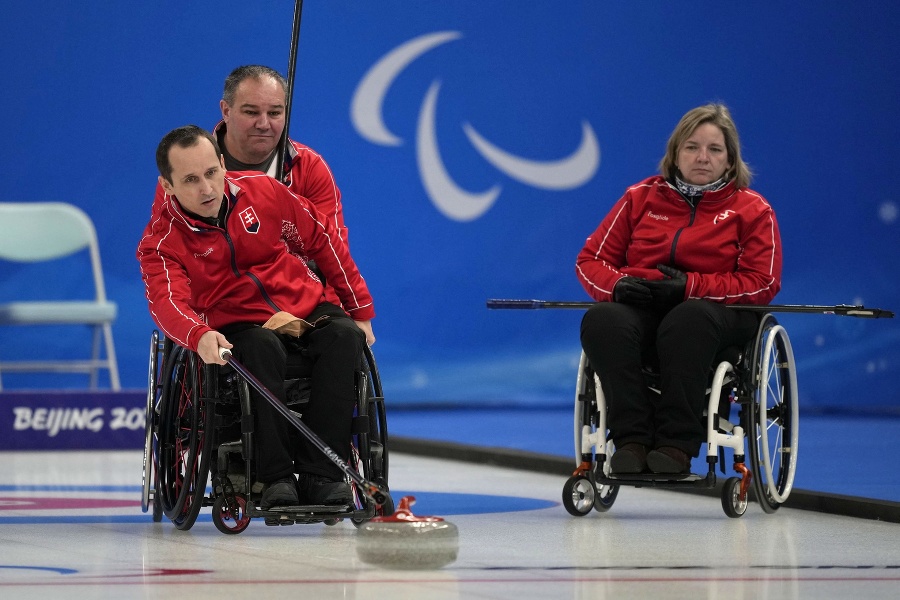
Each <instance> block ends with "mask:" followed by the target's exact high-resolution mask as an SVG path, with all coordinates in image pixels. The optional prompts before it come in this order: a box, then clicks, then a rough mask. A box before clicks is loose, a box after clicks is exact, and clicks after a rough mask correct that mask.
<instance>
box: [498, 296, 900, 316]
mask: <svg viewBox="0 0 900 600" xmlns="http://www.w3.org/2000/svg"><path fill="white" fill-rule="evenodd" d="M594 304H596V302H565V301H563V302H555V301H550V300H499V299H492V300H488V301H487V307H488V308H516V309H537V308H580V309H586V308H590V307H592V306H593V305H594ZM725 306H727V307H729V308H740V309H744V310H752V311H755V312H764V313H775V312H784V313H820V314H825V315H841V316H844V317H862V318H866V319H893V318H894V313H893V311H890V310H882V309H880V308H866V307H865V306H852V305H849V304H838V305H835V306H818V305H806V304H765V305H757V304H726V305H725Z"/></svg>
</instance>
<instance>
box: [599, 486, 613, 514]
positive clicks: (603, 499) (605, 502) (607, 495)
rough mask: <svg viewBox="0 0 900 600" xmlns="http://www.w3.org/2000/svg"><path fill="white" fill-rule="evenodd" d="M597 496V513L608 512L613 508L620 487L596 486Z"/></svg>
mask: <svg viewBox="0 0 900 600" xmlns="http://www.w3.org/2000/svg"><path fill="white" fill-rule="evenodd" d="M594 489H595V490H596V495H595V497H594V510H596V511H597V512H606V511H608V510H609V509H610V508H612V505H613V503H614V502H615V501H616V496H618V495H619V486H617V485H601V486H596V485H595V486H594Z"/></svg>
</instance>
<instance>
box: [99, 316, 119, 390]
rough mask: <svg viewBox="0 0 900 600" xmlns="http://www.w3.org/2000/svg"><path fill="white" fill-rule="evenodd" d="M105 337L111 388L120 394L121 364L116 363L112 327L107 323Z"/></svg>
mask: <svg viewBox="0 0 900 600" xmlns="http://www.w3.org/2000/svg"><path fill="white" fill-rule="evenodd" d="M103 336H104V338H105V339H106V364H107V368H108V369H109V387H110V388H112V391H114V392H118V391H119V389H120V386H119V363H118V361H116V349H115V347H114V346H113V336H112V325H110V324H109V323H105V324H104V325H103Z"/></svg>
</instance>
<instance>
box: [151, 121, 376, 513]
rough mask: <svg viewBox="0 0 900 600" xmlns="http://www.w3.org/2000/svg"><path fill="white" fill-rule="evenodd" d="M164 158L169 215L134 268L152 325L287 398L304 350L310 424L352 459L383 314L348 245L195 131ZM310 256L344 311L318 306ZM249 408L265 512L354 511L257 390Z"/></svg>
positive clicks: (339, 482)
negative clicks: (362, 375) (292, 362)
mask: <svg viewBox="0 0 900 600" xmlns="http://www.w3.org/2000/svg"><path fill="white" fill-rule="evenodd" d="M156 157H157V166H158V168H159V173H160V176H159V183H160V185H161V186H162V187H163V189H164V190H165V192H166V197H165V206H164V208H163V210H161V211H159V212H156V213H154V218H153V220H152V221H151V222H150V224H149V225H148V228H147V231H146V235H145V237H144V238H143V239H142V240H141V242H140V244H139V247H138V252H137V257H138V260H139V261H140V264H141V274H142V276H143V279H144V283H145V286H146V292H147V298H148V301H149V305H150V312H151V314H152V316H153V318H154V320H155V321H156V323H157V325H158V326H159V327H160V329H162V330H163V332H164V333H165V335H166V337H167V338H169V339H170V340H172V341H173V342H175V343H176V344H178V345H180V346H183V347H184V348H187V349H189V350H192V351H194V352H196V353H197V354H198V355H199V356H200V358H201V359H202V360H203V361H204V362H205V363H207V364H211V363H216V364H222V365H224V364H226V362H225V360H224V359H223V358H221V357H220V355H219V349H220V348H229V349H231V350H232V353H233V355H234V356H235V357H236V358H237V359H239V360H240V361H241V362H242V363H243V364H244V365H245V366H246V367H247V368H248V369H249V370H250V371H252V372H253V373H254V375H255V376H256V377H257V378H258V379H259V380H260V381H261V382H262V383H263V384H264V385H265V386H266V388H268V389H269V390H271V391H272V392H273V393H274V394H275V395H276V396H278V397H279V399H280V400H282V401H284V400H285V397H284V396H285V390H284V382H285V379H286V371H287V365H288V360H289V358H291V357H295V356H296V355H297V354H298V352H300V351H302V353H303V358H304V360H306V361H307V362H308V363H309V369H310V373H311V380H312V391H311V395H310V399H309V402H308V404H307V406H306V408H304V414H303V420H304V422H305V423H306V424H307V425H308V426H309V427H310V429H312V430H313V431H314V432H315V433H316V434H318V436H319V437H320V438H321V439H322V440H323V441H324V442H325V443H326V444H327V445H328V446H329V447H330V448H332V449H333V450H334V451H335V453H337V454H338V455H340V456H341V457H342V458H343V459H345V460H346V459H348V458H349V454H350V439H351V422H352V419H353V410H354V405H355V402H356V400H357V395H356V388H355V385H356V379H355V377H356V373H357V371H358V370H359V366H360V364H361V361H362V360H363V356H364V351H365V344H366V343H367V342H368V343H369V344H371V343H372V342H374V334H373V332H372V326H371V323H370V319H372V317H374V315H375V313H374V309H373V305H372V298H371V295H370V294H369V291H368V289H367V287H366V284H365V281H364V280H363V278H362V276H361V275H360V273H359V270H358V269H357V267H356V265H355V263H354V262H353V259H352V258H351V256H350V253H349V250H348V249H347V247H346V246H345V245H344V243H343V242H342V241H341V236H340V235H338V234H337V231H336V230H335V229H334V225H333V224H332V223H331V221H329V220H327V219H323V218H321V215H320V214H319V213H318V212H317V211H316V209H315V207H314V206H313V205H312V204H311V203H309V202H308V201H306V200H305V199H304V198H301V197H299V196H295V195H294V194H293V193H291V192H290V191H289V190H288V189H287V188H286V187H284V186H283V185H282V184H281V183H279V182H277V181H275V180H274V179H272V178H269V177H268V176H266V175H264V174H259V173H252V174H251V173H226V172H225V167H224V162H223V159H222V154H221V152H220V150H219V148H218V146H217V144H216V141H215V139H214V138H213V137H212V136H211V135H210V134H209V133H208V132H206V131H204V130H202V129H200V128H198V127H196V126H186V127H181V128H178V129H175V130H173V131H171V132H169V133H168V134H167V135H166V136H165V137H163V139H162V141H161V142H160V144H159V147H158V148H157V155H156ZM310 259H312V260H315V262H316V264H317V265H318V268H319V269H321V270H322V272H323V273H324V275H325V276H326V277H327V278H328V281H329V283H330V284H331V285H332V286H333V288H334V290H335V291H336V292H337V294H338V296H339V297H340V300H341V303H342V304H343V307H338V306H336V305H334V304H330V303H328V302H325V301H324V294H323V285H322V282H321V281H320V279H319V277H317V276H316V275H315V274H314V273H313V272H312V271H311V270H310V269H309V268H308V266H307V263H308V262H309V260H310ZM348 315H349V316H348ZM251 399H252V401H253V404H254V414H255V419H256V422H255V424H254V425H255V431H256V436H255V440H256V444H257V445H256V451H255V456H256V459H257V462H256V476H257V478H258V480H259V481H260V482H262V483H265V484H267V485H266V487H265V489H264V491H263V494H262V498H261V502H260V506H261V507H262V509H263V510H268V509H269V508H272V507H276V506H296V505H299V504H305V505H307V504H315V505H320V504H322V505H336V504H339V505H349V504H351V502H352V499H351V490H350V487H349V485H348V484H347V483H345V481H344V476H343V473H342V472H341V470H340V469H339V468H338V467H337V466H335V464H334V463H333V462H332V461H331V460H329V459H328V458H327V457H326V456H325V455H324V454H323V453H322V452H320V451H319V450H317V449H316V448H315V447H313V446H312V445H310V444H309V442H308V441H307V440H305V439H299V438H298V436H296V435H295V434H294V432H293V430H292V429H291V428H290V426H289V424H288V423H287V421H286V420H285V419H284V418H283V417H281V416H280V415H278V414H277V412H276V411H275V410H274V408H273V407H272V406H271V405H270V404H269V403H267V402H265V401H264V400H263V399H262V398H261V397H259V395H258V394H257V393H256V391H255V390H254V391H252V392H251ZM294 473H299V474H300V478H299V481H300V484H299V490H298V484H297V480H295V478H294Z"/></svg>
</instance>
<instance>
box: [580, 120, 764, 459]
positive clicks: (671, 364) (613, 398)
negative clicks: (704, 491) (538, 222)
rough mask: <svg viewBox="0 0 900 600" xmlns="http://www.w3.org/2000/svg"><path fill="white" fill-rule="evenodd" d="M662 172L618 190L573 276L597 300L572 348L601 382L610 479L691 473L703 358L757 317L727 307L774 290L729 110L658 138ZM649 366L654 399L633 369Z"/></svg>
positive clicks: (742, 337)
mask: <svg viewBox="0 0 900 600" xmlns="http://www.w3.org/2000/svg"><path fill="white" fill-rule="evenodd" d="M660 172H661V175H658V176H654V177H650V178H649V179H646V180H644V181H642V182H640V183H638V184H636V185H634V186H632V187H631V188H629V189H628V190H626V192H625V195H624V196H622V198H621V199H619V201H618V202H616V204H615V205H614V206H613V208H612V210H611V211H610V212H609V213H608V214H607V216H606V217H605V218H604V219H603V221H602V222H601V223H600V225H599V227H598V228H597V230H596V231H595V232H594V233H593V234H592V235H591V236H590V237H589V238H588V239H587V242H586V244H585V246H584V248H583V249H582V251H581V253H580V254H579V256H578V259H577V266H576V272H577V275H578V277H579V280H580V281H581V283H582V285H583V286H584V288H585V289H586V290H587V292H588V294H590V295H591V297H592V298H593V299H594V300H596V301H597V302H598V304H596V305H594V306H593V307H591V308H590V309H589V310H588V311H587V312H586V313H585V315H584V319H583V321H582V324H581V344H582V348H583V349H584V353H585V355H586V356H587V359H588V361H589V363H590V365H591V367H592V368H593V369H594V371H596V373H597V375H598V376H599V379H600V383H601V385H602V389H603V393H604V396H605V398H606V402H607V407H608V415H607V419H608V430H609V434H610V438H611V439H612V440H613V441H614V443H615V446H616V451H615V453H614V454H613V456H612V459H611V464H610V468H611V472H612V473H613V474H637V473H645V472H648V471H649V472H652V473H660V474H677V473H686V472H690V467H691V457H695V456H697V455H698V454H699V452H700V448H701V445H702V444H703V442H705V441H706V428H705V423H704V421H703V420H702V413H703V409H704V408H705V402H706V401H705V390H706V386H707V383H708V379H709V374H710V369H711V367H712V366H713V360H714V357H715V356H716V355H717V354H718V353H719V352H720V351H722V350H723V349H725V348H728V347H731V346H743V345H744V344H746V343H747V342H748V341H750V340H751V339H753V337H754V335H755V334H756V331H757V327H758V325H759V321H758V318H757V316H756V315H755V314H754V313H752V312H749V311H741V310H737V309H730V308H727V307H726V306H725V305H726V304H768V303H769V302H771V300H772V298H773V297H774V296H775V294H776V293H777V292H778V290H779V289H780V287H781V240H780V236H779V232H778V224H777V222H776V220H775V213H774V211H773V210H772V207H771V206H770V205H769V204H768V202H767V201H766V200H765V199H764V198H763V197H762V196H760V195H759V194H758V193H756V192H754V191H752V190H751V189H749V188H748V187H747V186H748V185H749V183H750V171H749V168H748V167H747V165H746V164H745V163H744V162H743V161H742V159H741V154H740V142H739V140H738V134H737V129H736V127H735V125H734V122H733V121H732V119H731V115H730V114H729V112H728V109H727V108H726V107H724V106H722V105H720V104H710V105H706V106H701V107H698V108H695V109H693V110H691V111H689V112H688V113H687V114H685V115H684V116H683V117H682V119H681V121H680V122H679V123H678V125H677V126H676V128H675V130H674V131H673V133H672V135H671V137H670V138H669V141H668V144H667V147H666V153H665V156H664V157H663V159H662V161H661V163H660ZM654 363H655V364H658V365H659V376H660V386H661V393H660V394H658V395H657V394H654V393H651V392H650V391H649V390H648V388H647V386H646V384H645V380H644V375H643V372H642V368H643V367H644V366H645V365H647V364H654Z"/></svg>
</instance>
